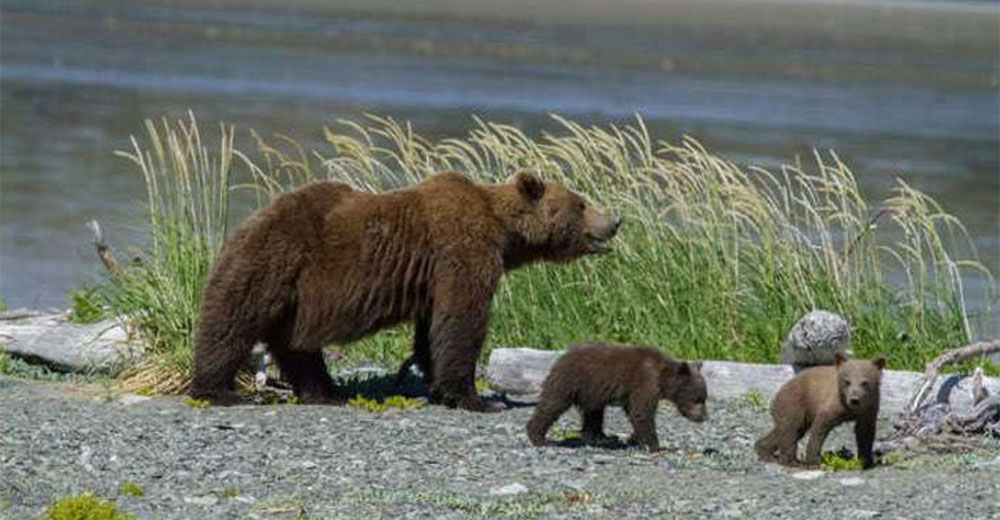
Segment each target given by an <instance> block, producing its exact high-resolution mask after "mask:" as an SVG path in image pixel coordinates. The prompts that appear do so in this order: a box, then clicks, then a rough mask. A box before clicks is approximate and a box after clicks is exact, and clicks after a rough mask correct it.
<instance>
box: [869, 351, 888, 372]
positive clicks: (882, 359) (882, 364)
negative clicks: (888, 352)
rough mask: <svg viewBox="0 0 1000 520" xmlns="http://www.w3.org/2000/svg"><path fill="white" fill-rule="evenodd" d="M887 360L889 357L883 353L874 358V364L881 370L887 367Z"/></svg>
mask: <svg viewBox="0 0 1000 520" xmlns="http://www.w3.org/2000/svg"><path fill="white" fill-rule="evenodd" d="M886 361H887V359H886V357H885V354H882V355H880V356H879V357H877V358H875V359H873V360H872V364H873V365H875V366H876V367H878V369H879V370H882V369H883V368H885V363H886Z"/></svg>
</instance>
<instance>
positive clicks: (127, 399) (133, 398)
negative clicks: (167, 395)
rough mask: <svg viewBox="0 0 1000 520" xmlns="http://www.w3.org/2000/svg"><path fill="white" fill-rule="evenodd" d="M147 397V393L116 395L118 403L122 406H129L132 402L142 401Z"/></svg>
mask: <svg viewBox="0 0 1000 520" xmlns="http://www.w3.org/2000/svg"><path fill="white" fill-rule="evenodd" d="M149 399H150V397H149V396H148V395H139V394H124V395H122V396H120V397H118V404H121V405H123V406H129V405H133V404H138V403H144V402H146V401H149Z"/></svg>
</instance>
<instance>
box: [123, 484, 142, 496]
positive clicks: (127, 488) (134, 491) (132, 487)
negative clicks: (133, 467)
mask: <svg viewBox="0 0 1000 520" xmlns="http://www.w3.org/2000/svg"><path fill="white" fill-rule="evenodd" d="M122 494H123V495H125V496H130V497H141V496H145V495H146V490H145V489H142V486H140V485H139V484H136V483H135V482H125V483H123V484H122Z"/></svg>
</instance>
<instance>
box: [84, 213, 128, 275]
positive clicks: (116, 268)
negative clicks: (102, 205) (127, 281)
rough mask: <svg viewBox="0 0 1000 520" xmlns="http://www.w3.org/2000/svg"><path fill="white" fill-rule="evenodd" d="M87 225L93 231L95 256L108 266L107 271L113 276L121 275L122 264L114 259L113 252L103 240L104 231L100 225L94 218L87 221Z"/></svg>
mask: <svg viewBox="0 0 1000 520" xmlns="http://www.w3.org/2000/svg"><path fill="white" fill-rule="evenodd" d="M87 227H88V228H90V231H92V232H93V233H94V248H95V249H97V257H98V258H100V259H101V263H103V264H104V267H107V268H108V271H111V274H113V275H115V276H119V275H121V274H122V266H121V264H119V263H118V260H116V259H115V255H114V253H113V252H112V251H111V248H110V247H109V246H108V243H107V242H106V241H105V240H104V232H103V231H102V230H101V225H100V224H98V223H97V221H96V220H91V221H89V222H87Z"/></svg>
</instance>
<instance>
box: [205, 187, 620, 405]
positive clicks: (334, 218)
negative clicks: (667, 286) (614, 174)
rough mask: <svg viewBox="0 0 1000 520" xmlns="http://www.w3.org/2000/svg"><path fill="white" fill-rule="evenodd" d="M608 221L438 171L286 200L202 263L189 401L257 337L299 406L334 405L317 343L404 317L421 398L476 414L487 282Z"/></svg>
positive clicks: (221, 382) (216, 398)
mask: <svg viewBox="0 0 1000 520" xmlns="http://www.w3.org/2000/svg"><path fill="white" fill-rule="evenodd" d="M619 224H620V219H617V218H612V217H608V216H605V215H604V214H602V213H600V212H599V211H597V210H595V209H594V208H592V207H591V206H589V205H587V204H586V203H585V202H584V200H583V199H582V198H581V197H580V196H579V195H577V194H576V193H574V192H572V191H570V190H568V189H566V188H565V187H563V186H560V185H558V184H553V183H544V182H542V181H540V180H539V179H538V178H537V177H535V176H534V175H532V174H530V173H526V172H522V173H518V174H516V175H514V176H512V178H511V179H510V180H508V182H506V183H501V184H492V185H485V184H477V183H474V182H473V181H471V180H470V179H468V178H467V177H465V176H464V175H462V174H459V173H441V174H438V175H435V176H433V177H431V178H429V179H427V180H426V181H424V182H422V183H420V184H418V185H416V186H413V187H410V188H406V189H401V190H397V191H392V192H388V193H384V194H370V193H362V192H357V191H354V190H352V189H351V188H350V187H348V186H347V185H345V184H341V183H334V182H319V183H315V184H310V185H308V186H305V187H303V188H301V189H298V190H295V191H293V192H290V193H287V194H285V195H282V196H281V197H279V198H277V199H276V200H275V201H274V202H273V203H271V204H270V205H269V206H268V207H266V208H264V209H262V210H261V211H259V212H258V213H256V214H254V215H253V216H251V217H250V218H249V219H247V221H246V222H245V223H244V224H243V225H242V226H241V227H240V229H239V230H238V231H237V232H236V233H235V234H234V235H233V236H231V237H230V238H229V239H228V240H227V241H226V243H225V245H224V247H223V248H222V251H221V253H220V255H219V257H218V259H217V260H216V263H215V266H214V268H213V271H212V274H211V277H210V278H209V280H208V283H207V285H206V287H205V293H204V301H203V304H202V311H201V318H200V320H199V323H198V328H197V331H196V334H195V348H194V378H193V381H192V383H191V387H190V394H191V395H192V396H193V397H197V398H205V399H209V400H212V401H213V402H217V403H223V404H224V403H226V402H232V401H233V400H234V399H235V396H234V395H233V393H232V388H233V379H234V377H235V374H236V371H237V369H239V367H241V366H242V365H243V363H244V361H245V360H246V358H247V356H248V355H249V353H250V349H251V347H253V345H254V343H255V342H257V341H258V340H259V341H262V342H264V343H265V344H267V347H268V350H269V351H270V353H271V354H272V356H273V357H274V359H275V360H276V361H277V363H278V366H279V367H280V369H281V372H282V374H283V375H284V376H285V377H287V378H288V380H289V382H290V383H291V384H292V387H293V389H294V391H295V394H296V395H297V396H298V397H299V398H300V399H302V401H303V402H342V401H343V399H344V397H345V396H342V395H339V394H338V392H337V391H336V389H335V388H334V385H333V381H332V380H331V379H330V376H329V374H328V373H327V370H326V364H325V363H324V360H323V356H322V353H321V350H320V349H321V348H322V347H323V346H324V345H326V344H328V343H348V342H351V341H355V340H357V339H359V338H361V337H363V336H365V335H367V334H371V333H373V332H375V331H378V330H380V329H384V328H386V327H390V326H393V325H396V324H398V323H400V322H404V321H408V320H413V321H415V322H416V323H415V325H416V327H415V337H414V346H413V349H414V356H415V359H416V360H417V361H418V362H419V363H420V365H419V366H420V368H421V369H426V370H427V371H428V372H429V373H431V374H432V376H433V377H432V384H431V398H432V399H433V400H435V401H436V402H441V403H444V404H446V405H448V406H458V407H461V408H466V409H469V410H479V411H483V410H486V409H487V407H486V406H485V403H483V401H482V399H481V398H480V397H479V396H478V395H477V394H476V392H475V388H474V384H473V379H474V373H475V363H476V360H477V358H478V357H479V353H480V349H481V348H482V343H483V339H484V337H485V335H486V328H487V321H488V319H489V309H490V301H491V299H492V298H493V292H494V290H495V288H496V286H497V282H498V281H499V280H500V277H501V275H502V274H503V273H504V272H505V271H508V270H511V269H514V268H516V267H519V266H522V265H524V264H527V263H529V262H533V261H536V260H550V261H569V260H572V259H574V258H577V257H580V256H582V255H586V254H591V253H601V252H604V251H606V250H607V246H606V245H605V243H606V241H607V240H609V239H610V238H611V237H613V236H614V235H615V233H616V231H617V230H618V226H619Z"/></svg>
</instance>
